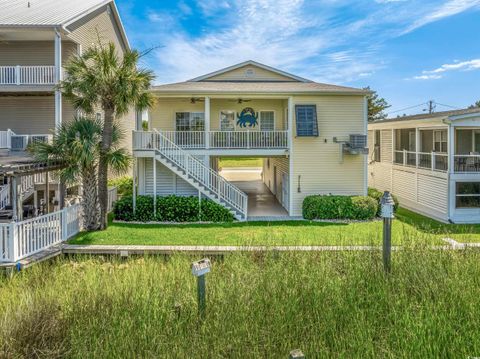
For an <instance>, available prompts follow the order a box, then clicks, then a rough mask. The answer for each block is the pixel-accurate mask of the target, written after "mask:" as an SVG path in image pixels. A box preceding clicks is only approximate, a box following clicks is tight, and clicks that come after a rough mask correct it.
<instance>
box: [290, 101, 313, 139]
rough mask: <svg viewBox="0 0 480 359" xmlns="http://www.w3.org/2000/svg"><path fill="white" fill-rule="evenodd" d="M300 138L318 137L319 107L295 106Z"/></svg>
mask: <svg viewBox="0 0 480 359" xmlns="http://www.w3.org/2000/svg"><path fill="white" fill-rule="evenodd" d="M295 118H296V121H297V136H298V137H316V136H318V123H317V106H316V105H295Z"/></svg>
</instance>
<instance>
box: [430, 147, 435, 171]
mask: <svg viewBox="0 0 480 359" xmlns="http://www.w3.org/2000/svg"><path fill="white" fill-rule="evenodd" d="M431 161H432V163H431V167H432V171H435V152H433V151H432V159H431Z"/></svg>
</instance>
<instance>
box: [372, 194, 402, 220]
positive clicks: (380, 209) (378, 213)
mask: <svg viewBox="0 0 480 359" xmlns="http://www.w3.org/2000/svg"><path fill="white" fill-rule="evenodd" d="M390 194H391V193H390ZM368 196H369V197H372V198H374V199H375V200H376V201H377V206H378V209H377V217H380V212H381V211H382V208H381V207H380V200H381V199H382V196H383V192H380V191H379V190H377V189H376V188H370V187H369V188H368ZM392 198H393V201H394V202H395V205H394V206H393V210H394V212H396V211H397V209H398V206H399V202H398V198H397V197H396V196H394V195H393V194H392Z"/></svg>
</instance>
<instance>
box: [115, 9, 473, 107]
mask: <svg viewBox="0 0 480 359" xmlns="http://www.w3.org/2000/svg"><path fill="white" fill-rule="evenodd" d="M117 5H118V7H119V11H120V14H121V16H122V20H123V22H124V25H125V28H126V31H127V34H128V37H129V39H130V42H131V44H132V46H133V47H135V48H137V49H139V50H145V49H147V48H152V47H155V50H154V51H153V52H152V53H150V54H149V55H148V56H147V57H145V58H144V59H143V61H144V65H146V66H148V67H150V68H152V69H153V70H154V71H155V73H156V75H157V80H156V82H157V83H168V82H177V81H184V80H187V79H190V78H193V77H196V76H199V75H202V74H205V73H208V72H211V71H215V70H218V69H220V68H223V67H226V66H230V65H233V64H235V63H238V62H242V61H245V60H249V59H252V60H256V61H258V62H262V63H265V64H267V65H270V66H273V67H278V68H280V69H282V70H285V71H288V72H291V73H294V74H296V75H299V76H302V77H306V78H309V79H311V80H314V81H319V82H327V83H334V84H341V85H346V86H354V87H364V86H371V88H372V89H374V90H376V91H378V93H379V94H380V95H381V96H383V97H385V98H386V99H387V101H388V102H389V103H390V104H391V105H392V107H391V108H390V109H389V111H390V112H391V114H392V115H397V114H399V113H404V112H405V113H407V114H410V113H418V112H421V111H422V109H423V108H424V107H425V106H419V107H416V108H413V109H410V110H405V111H400V112H395V111H396V110H401V109H403V108H406V107H409V106H413V105H418V104H421V103H424V102H426V101H428V100H430V99H433V100H435V101H436V102H437V103H440V104H445V105H449V106H454V107H466V106H468V105H470V104H472V103H473V102H475V101H477V100H480V46H479V44H480V41H479V39H480V0H355V1H354V0H311V1H301V0H196V1H190V0H180V1H166V0H162V1H151V0H117ZM448 109H449V108H448V107H442V106H440V105H438V106H437V111H440V110H448Z"/></svg>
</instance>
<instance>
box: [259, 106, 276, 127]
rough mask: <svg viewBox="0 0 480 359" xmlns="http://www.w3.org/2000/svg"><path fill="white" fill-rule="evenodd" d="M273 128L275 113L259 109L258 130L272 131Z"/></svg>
mask: <svg viewBox="0 0 480 359" xmlns="http://www.w3.org/2000/svg"><path fill="white" fill-rule="evenodd" d="M274 129H275V113H274V112H273V111H260V131H273V130H274Z"/></svg>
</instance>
